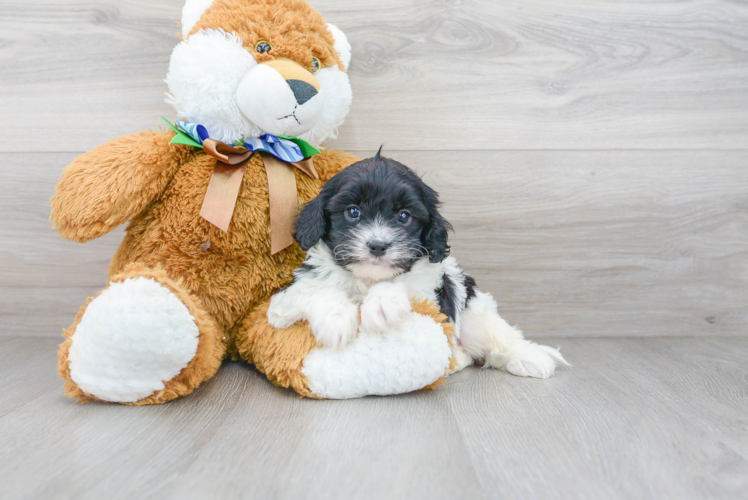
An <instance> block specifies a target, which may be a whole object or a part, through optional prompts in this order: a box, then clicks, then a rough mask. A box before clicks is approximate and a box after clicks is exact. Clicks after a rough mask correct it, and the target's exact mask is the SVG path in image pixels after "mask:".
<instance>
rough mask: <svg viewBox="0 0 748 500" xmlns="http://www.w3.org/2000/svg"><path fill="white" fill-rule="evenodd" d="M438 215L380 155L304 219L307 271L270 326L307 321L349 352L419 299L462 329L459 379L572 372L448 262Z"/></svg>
mask: <svg viewBox="0 0 748 500" xmlns="http://www.w3.org/2000/svg"><path fill="white" fill-rule="evenodd" d="M438 206H439V199H438V195H437V193H436V191H434V190H433V189H431V188H430V187H428V186H427V185H426V184H424V182H423V181H422V180H421V178H420V177H418V176H417V175H416V174H415V173H414V172H413V171H412V170H410V169H409V168H408V167H406V166H405V165H402V164H400V163H398V162H396V161H394V160H391V159H389V158H384V157H382V156H380V154H379V153H377V155H376V156H375V157H374V158H370V159H366V160H362V161H360V162H358V163H355V164H353V165H351V166H350V167H348V168H346V169H345V170H343V171H341V172H339V173H338V174H337V175H335V176H334V177H333V178H332V179H330V180H329V181H328V182H327V183H326V184H325V185H324V187H323V188H322V191H321V192H320V194H319V196H317V197H316V198H315V199H313V200H312V201H310V202H309V203H307V204H306V205H305V206H304V207H303V209H302V211H301V213H300V214H299V218H298V220H297V222H296V240H297V241H298V242H299V245H300V246H301V248H302V249H304V250H307V251H308V253H307V257H306V261H305V262H304V264H303V265H302V266H301V267H300V268H298V269H297V270H296V271H295V274H294V280H293V282H292V283H291V285H289V286H288V287H286V288H285V289H283V290H281V291H280V292H278V293H277V294H275V295H274V296H273V298H272V300H271V303H270V307H269V309H268V320H269V322H270V324H272V325H273V326H275V327H277V328H286V327H288V326H290V325H292V324H293V323H295V322H297V321H300V320H306V321H308V323H309V326H310V328H311V330H312V332H313V333H314V336H315V337H316V339H317V342H318V343H319V344H321V345H322V346H323V347H332V348H341V347H343V346H345V345H346V343H348V342H349V341H351V340H352V339H353V338H354V337H355V336H356V333H357V332H358V330H359V328H362V329H365V330H367V331H369V332H371V333H380V332H381V333H383V332H386V331H388V330H389V329H391V328H392V327H394V326H396V325H397V324H398V323H399V322H401V321H402V320H403V319H404V318H405V317H406V316H407V315H408V314H409V313H410V311H411V306H410V299H411V298H425V299H428V300H431V301H433V302H435V303H437V304H438V305H439V307H440V308H441V311H442V312H443V313H444V314H446V315H447V316H448V317H449V320H450V322H452V323H453V324H454V331H455V337H456V338H457V342H456V347H455V349H454V357H455V359H456V360H457V370H459V369H462V368H464V367H466V366H468V365H470V364H472V363H473V362H482V363H484V364H485V365H486V366H490V367H494V368H503V369H506V370H507V371H509V372H510V373H513V374H515V375H520V376H529V377H537V378H546V377H548V376H550V375H552V374H553V372H554V370H555V368H556V365H557V364H559V363H560V364H563V365H568V363H567V362H566V361H565V360H564V358H563V357H562V356H561V354H560V353H559V352H558V350H556V349H553V348H551V347H547V346H543V345H538V344H535V343H533V342H530V341H528V340H525V339H524V337H523V335H522V332H521V331H519V330H517V329H516V328H514V327H512V326H510V325H509V324H508V323H507V322H506V321H504V320H503V319H502V318H501V316H499V313H498V311H497V305H496V302H495V301H494V299H493V297H492V296H491V295H490V294H488V293H484V292H481V291H479V290H478V289H477V288H476V284H475V280H474V279H473V278H472V277H470V276H468V275H467V274H465V273H464V272H463V271H462V269H461V268H460V266H459V264H458V263H457V261H456V260H455V259H454V257H449V245H448V243H447V236H448V232H449V231H450V230H451V226H450V224H449V222H447V221H446V220H445V219H444V218H443V217H442V216H441V215H440V214H439V211H438ZM359 309H360V311H361V314H360V319H359Z"/></svg>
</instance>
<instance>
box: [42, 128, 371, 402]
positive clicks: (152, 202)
mask: <svg viewBox="0 0 748 500" xmlns="http://www.w3.org/2000/svg"><path fill="white" fill-rule="evenodd" d="M173 135H174V134H173V132H163V131H158V132H140V133H137V134H133V135H130V136H126V137H122V138H119V139H115V140H113V141H111V142H109V143H107V144H104V145H102V146H99V147H98V148H96V149H94V150H93V151H90V152H88V153H86V154H84V155H82V156H81V157H79V158H78V159H76V160H75V161H74V162H73V163H72V164H71V165H70V166H69V167H67V168H66V169H65V171H64V172H63V174H62V178H61V179H60V182H59V184H58V186H57V193H56V194H55V196H54V197H53V198H52V215H51V219H52V220H53V222H54V225H55V227H58V228H59V231H60V234H61V235H62V236H63V237H65V238H68V239H73V240H76V241H79V242H85V241H88V240H90V239H92V238H96V237H99V236H101V235H103V234H105V233H106V232H108V231H110V230H111V229H113V228H114V227H116V226H117V225H118V224H121V223H122V222H124V221H126V220H128V219H130V220H131V222H130V224H129V226H128V228H127V235H126V236H125V239H124V240H123V242H122V244H121V245H120V247H119V249H118V250H117V253H116V254H115V256H114V258H113V259H112V263H111V264H110V266H109V275H110V279H117V278H118V277H119V276H120V275H122V273H125V274H126V275H127V276H131V273H132V272H135V271H133V269H136V268H134V267H132V265H133V264H138V265H139V266H141V267H140V269H143V271H142V272H144V273H146V274H147V273H148V272H149V271H147V270H148V269H161V270H162V271H160V272H163V273H165V274H164V276H168V278H169V279H172V280H175V283H178V284H175V285H173V286H174V289H178V290H179V291H180V292H179V293H178V294H177V295H178V296H180V297H182V296H183V295H184V296H189V297H190V298H194V302H196V303H198V304H200V306H199V308H200V310H201V311H205V314H206V315H207V317H208V318H209V319H210V320H211V321H213V322H215V324H216V328H217V330H218V331H219V332H220V334H217V335H216V338H217V339H220V341H221V342H222V347H221V356H220V357H223V355H224V353H225V352H231V353H235V352H236V350H235V348H234V346H233V343H234V341H235V339H234V338H233V336H234V335H236V333H237V332H238V331H239V328H238V325H240V324H241V321H242V320H243V318H244V317H245V316H247V315H248V314H249V313H251V312H252V311H253V310H254V309H255V307H257V305H258V304H260V303H261V302H262V301H264V300H265V299H267V298H268V297H270V296H271V295H272V294H273V293H274V292H275V291H277V290H279V289H280V288H282V287H284V286H286V285H287V284H288V283H290V281H291V279H292V273H293V270H294V269H295V268H296V267H298V266H299V265H301V263H302V262H303V260H304V252H303V251H302V250H301V249H300V248H299V247H298V245H296V244H294V245H292V246H290V247H289V248H287V249H286V250H283V251H282V252H279V253H277V254H275V255H272V256H271V255H270V225H269V211H268V188H267V176H266V174H265V167H264V165H263V163H262V159H261V158H260V157H259V156H258V155H255V156H254V157H253V158H252V159H251V160H250V162H249V165H248V166H247V169H246V171H245V173H244V178H243V180H242V186H241V190H240V192H239V197H238V199H237V202H236V208H235V210H234V216H233V219H232V222H231V226H230V227H229V231H228V233H224V232H223V231H221V230H220V229H218V228H216V227H215V226H213V225H212V224H210V223H209V222H207V221H206V220H204V219H203V218H201V217H200V215H199V213H200V206H201V204H202V199H203V197H204V195H205V191H206V189H207V186H208V181H209V180H210V176H211V173H212V171H213V167H214V166H215V163H216V160H215V158H213V157H211V156H208V155H206V154H205V153H203V152H202V151H201V150H199V149H195V148H190V147H187V146H180V145H170V144H169V141H170V140H171V138H172V137H173ZM357 160H358V158H356V157H355V156H353V155H350V154H346V153H341V152H336V151H329V150H325V151H323V152H322V153H321V154H319V155H317V156H315V157H314V164H315V168H316V169H317V171H318V172H319V173H320V179H319V180H315V179H311V178H309V177H307V176H306V175H304V174H302V173H301V172H299V171H298V170H297V171H296V182H297V186H298V201H299V204H303V203H305V202H307V201H309V200H311V199H312V198H314V197H315V196H316V195H317V194H318V193H319V189H320V187H321V185H322V183H323V182H324V181H326V180H327V179H329V178H330V177H332V176H333V175H334V174H335V173H337V172H338V171H339V170H341V169H342V168H344V167H346V166H348V165H350V164H351V163H354V162H355V161H357ZM159 281H161V278H159ZM81 316H82V312H81V313H79V315H78V318H77V319H76V322H75V323H74V324H73V326H72V327H71V328H70V329H69V330H68V332H67V333H66V336H67V337H70V336H72V334H73V333H74V332H75V326H76V325H77V323H78V321H80V317H81ZM235 325H237V328H234V326H235ZM201 331H202V329H201ZM66 344H67V343H66ZM66 344H63V346H62V348H61V351H60V356H61V364H60V366H61V371H60V373H61V376H62V377H63V378H64V379H65V380H67V381H68V383H67V386H66V391H67V393H68V394H70V395H73V396H75V397H78V398H79V399H80V400H81V401H89V400H91V399H90V396H88V395H83V394H82V393H81V391H79V390H78V389H77V388H74V387H72V386H71V384H73V382H72V381H71V380H70V376H69V370H68V369H67V364H66V363H67V361H66V359H67V347H66ZM68 345H69V344H68ZM229 348H230V349H229ZM220 357H219V358H220ZM195 363H197V364H198V365H199V364H200V363H201V361H199V360H196V361H195ZM205 363H206V364H205V366H196V367H195V370H196V371H197V372H201V373H202V372H206V373H207V372H210V371H211V370H213V372H214V371H215V370H214V365H215V360H214V359H213V358H210V359H207V358H206V360H205ZM211 373H212V372H211ZM202 381H203V379H202V377H199V376H198V377H189V378H188V379H187V380H186V384H187V385H188V386H189V385H191V384H194V386H190V387H186V388H172V389H167V390H165V391H162V392H163V394H161V393H159V394H157V395H154V396H151V397H149V398H147V400H144V401H143V402H161V401H166V400H168V399H173V398H174V397H177V396H180V395H183V394H186V393H189V392H190V391H191V390H192V389H194V387H196V386H197V384H199V383H201V382H202Z"/></svg>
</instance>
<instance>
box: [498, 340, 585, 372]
mask: <svg viewBox="0 0 748 500" xmlns="http://www.w3.org/2000/svg"><path fill="white" fill-rule="evenodd" d="M487 362H488V364H492V360H491V356H490V355H489V356H488V358H487ZM559 364H561V365H564V366H570V365H569V363H567V362H566V360H565V359H564V357H563V356H562V355H561V353H560V352H559V351H558V349H554V348H553V347H549V346H547V345H540V344H536V343H535V342H530V341H529V340H523V341H521V342H520V343H518V344H517V345H516V346H514V347H513V348H512V349H511V351H510V353H509V356H508V361H507V362H506V371H508V372H509V373H511V374H513V375H517V376H520V377H534V378H548V377H550V376H551V375H553V372H555V371H556V366H557V365H559Z"/></svg>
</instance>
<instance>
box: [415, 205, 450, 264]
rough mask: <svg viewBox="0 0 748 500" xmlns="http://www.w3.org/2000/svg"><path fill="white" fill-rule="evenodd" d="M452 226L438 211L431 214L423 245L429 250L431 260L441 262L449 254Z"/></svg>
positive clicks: (424, 232)
mask: <svg viewBox="0 0 748 500" xmlns="http://www.w3.org/2000/svg"><path fill="white" fill-rule="evenodd" d="M450 229H452V226H451V225H450V224H449V222H447V221H446V219H444V217H442V216H441V215H439V214H438V213H437V214H436V215H435V216H434V215H432V216H431V220H430V221H429V224H428V225H427V226H426V228H425V229H424V231H423V237H422V240H423V246H425V247H426V249H427V250H428V251H429V262H434V263H436V262H441V261H443V260H444V259H446V258H447V256H448V255H449V245H448V244H447V240H448V238H449V234H448V232H449V230H450Z"/></svg>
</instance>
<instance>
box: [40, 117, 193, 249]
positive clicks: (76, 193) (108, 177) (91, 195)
mask: <svg viewBox="0 0 748 500" xmlns="http://www.w3.org/2000/svg"><path fill="white" fill-rule="evenodd" d="M173 136H174V134H173V133H172V132H163V131H157V132H153V131H143V132H138V133H135V134H131V135H127V136H124V137H120V138H117V139H114V140H112V141H109V142H108V143H106V144H103V145H101V146H99V147H97V148H96V149H94V150H92V151H89V152H88V153H84V154H82V155H81V156H79V157H78V158H76V159H75V161H73V163H72V164H70V165H69V166H68V167H67V168H65V170H64V171H63V173H62V178H61V179H60V182H59V183H58V184H57V190H56V193H55V195H54V196H53V197H52V200H51V205H52V212H51V215H50V219H51V220H52V223H53V227H55V228H58V229H59V231H60V235H61V236H62V237H63V238H65V239H69V240H75V241H77V242H79V243H84V242H86V241H88V240H91V239H94V238H98V237H99V236H102V235H104V234H106V233H108V232H109V231H111V230H112V229H114V228H115V227H117V226H119V225H120V224H123V223H124V222H127V220H129V219H131V218H133V217H134V216H136V215H137V214H139V213H140V212H142V211H143V209H145V208H146V207H147V206H148V204H149V203H151V202H152V201H153V200H154V199H156V198H157V197H158V196H159V195H160V194H161V193H162V192H163V190H164V189H165V188H166V186H167V184H168V183H169V181H170V180H171V179H172V178H173V177H174V174H175V173H176V171H177V170H178V169H179V166H180V165H181V164H182V162H183V161H184V159H185V157H186V156H188V155H189V154H191V152H190V149H191V148H188V147H185V146H179V145H176V144H174V145H170V144H169V141H170V140H171V138H172V137H173Z"/></svg>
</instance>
